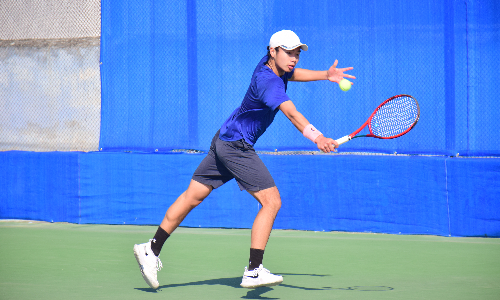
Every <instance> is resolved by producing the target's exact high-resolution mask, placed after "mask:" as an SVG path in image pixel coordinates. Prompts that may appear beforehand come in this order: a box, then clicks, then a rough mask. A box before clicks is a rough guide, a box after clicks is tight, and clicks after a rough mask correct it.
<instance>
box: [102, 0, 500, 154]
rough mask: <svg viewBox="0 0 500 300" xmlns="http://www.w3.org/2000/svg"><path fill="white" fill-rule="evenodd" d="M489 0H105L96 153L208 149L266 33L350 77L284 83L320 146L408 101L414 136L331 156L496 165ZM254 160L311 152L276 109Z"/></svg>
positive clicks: (494, 45) (354, 146)
mask: <svg viewBox="0 0 500 300" xmlns="http://www.w3.org/2000/svg"><path fill="white" fill-rule="evenodd" d="M499 15H500V3H499V2H497V1H453V0H444V1H433V0H423V1H397V2H393V1H389V0H383V1H372V0H349V1H348V0H335V1H326V0H325V1H316V2H315V4H314V5H311V3H310V2H307V1H294V0H293V1H288V0H287V1H284V0H276V1H259V0H257V1H250V2H249V1H212V0H211V1H208V0H200V1H195V0H188V1H185V2H184V1H167V2H165V1H142V0H141V1H139V0H127V1H124V0H117V1H110V0H106V1H102V43H101V56H102V57H101V62H102V65H101V73H102V75H101V76H102V121H101V122H102V124H101V141H100V147H101V148H102V149H104V150H119V151H128V150H141V151H146V152H149V151H155V150H158V151H164V150H169V149H198V150H207V149H208V147H209V145H210V140H211V138H212V137H213V135H214V133H215V132H216V131H217V130H218V128H219V127H220V126H221V125H222V123H223V122H224V121H225V119H226V118H227V117H228V116H229V115H230V113H231V112H232V111H233V110H234V109H235V108H236V107H237V106H238V105H239V104H240V102H241V100H242V98H243V96H244V94H245V92H246V90H247V88H248V85H249V83H250V77H251V74H252V71H253V69H254V68H255V65H256V64H257V63H258V61H259V60H260V59H261V58H262V57H263V56H264V55H265V54H266V52H267V51H266V47H267V45H268V43H269V38H270V36H271V35H272V34H273V33H274V32H276V31H278V30H282V29H291V30H293V31H295V32H296V33H297V34H298V35H299V37H300V38H301V40H302V42H304V43H306V44H307V45H308V46H309V51H307V52H303V53H302V55H301V58H300V62H299V64H298V67H302V68H308V69H314V70H326V69H328V68H329V67H330V66H331V65H332V64H333V62H334V61H335V59H338V60H339V64H338V67H351V66H352V67H354V70H352V71H350V72H349V73H350V74H352V75H355V76H356V77H357V79H355V80H354V86H353V87H352V88H351V90H350V91H348V92H343V91H341V90H340V88H339V87H338V85H337V84H336V83H331V82H327V81H318V82H309V83H296V82H291V83H290V84H289V85H288V92H287V94H288V95H289V96H290V98H291V100H292V101H293V102H294V103H295V105H296V107H297V109H298V110H299V111H300V112H301V113H302V114H303V115H304V116H305V117H306V118H307V119H308V120H309V121H310V122H311V123H312V124H314V125H315V127H316V128H318V129H319V130H320V131H322V132H323V133H324V134H325V135H326V136H328V137H332V138H340V137H342V136H344V135H347V134H349V133H351V132H353V131H354V130H356V129H357V128H358V127H359V126H360V125H361V124H363V123H364V121H365V120H366V119H367V118H368V116H369V115H370V114H371V112H372V111H373V110H374V109H375V108H376V107H377V106H378V105H379V104H380V103H381V102H382V101H384V100H385V99H387V98H389V97H391V96H394V95H397V94H410V95H412V96H414V97H415V98H416V99H417V101H418V102H419V105H420V110H421V117H420V121H419V123H418V124H417V126H416V127H415V128H414V129H413V130H412V131H411V132H410V133H408V134H406V135H405V136H403V137H401V138H398V139H394V140H378V139H368V138H363V139H356V140H353V141H351V142H349V143H347V144H345V145H342V148H341V149H342V151H369V152H384V153H386V152H389V153H392V152H398V153H416V154H446V155H456V154H457V153H460V155H499V154H500V141H499V139H498V138H496V135H497V133H498V128H497V127H496V126H495V123H496V120H498V119H500V104H498V101H495V97H494V95H496V93H497V92H498V89H499V88H498V86H499V85H498V84H497V83H496V79H497V78H498V71H497V69H496V64H497V62H498V61H500V54H499V51H497V50H498V49H500V32H499V28H500V27H499V25H500V18H498V16H499ZM255 147H256V149H257V150H273V151H274V150H276V149H277V150H278V151H282V150H314V149H316V148H315V145H314V144H312V143H311V142H310V141H308V140H307V139H305V138H304V137H303V136H302V135H301V133H300V132H298V131H297V130H296V129H295V127H294V126H293V125H292V124H291V122H290V121H289V120H288V119H287V118H286V117H285V116H284V115H283V114H281V113H279V114H278V115H277V117H276V119H275V122H274V123H273V124H272V125H271V127H270V128H269V129H268V131H267V132H266V133H265V134H264V135H263V136H262V137H261V139H260V140H259V141H258V142H257V144H256V145H255Z"/></svg>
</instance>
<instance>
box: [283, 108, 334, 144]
mask: <svg viewBox="0 0 500 300" xmlns="http://www.w3.org/2000/svg"><path fill="white" fill-rule="evenodd" d="M280 110H281V111H282V112H283V114H285V116H286V117H287V118H288V119H289V120H290V121H291V122H292V124H293V125H294V126H295V127H296V128H297V129H298V130H299V131H300V132H301V133H302V134H304V136H306V137H307V138H309V139H310V140H311V141H313V142H314V143H315V144H316V146H317V147H318V149H319V150H321V151H323V152H325V153H328V152H331V151H335V149H336V148H337V147H338V146H339V145H338V144H337V142H336V141H335V140H334V139H331V138H327V137H325V136H324V135H323V134H322V133H320V132H319V131H318V132H317V133H319V134H318V135H317V136H313V137H310V135H309V134H308V130H310V128H311V127H312V128H314V126H312V125H311V123H309V121H308V120H307V119H306V118H305V117H304V115H302V114H301V113H300V112H299V111H298V110H297V108H296V107H295V105H294V104H293V102H292V101H291V100H288V101H285V102H283V103H281V105H280Z"/></svg>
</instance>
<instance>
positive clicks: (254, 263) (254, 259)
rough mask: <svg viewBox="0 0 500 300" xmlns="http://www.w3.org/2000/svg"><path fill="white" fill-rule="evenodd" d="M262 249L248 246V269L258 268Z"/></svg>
mask: <svg viewBox="0 0 500 300" xmlns="http://www.w3.org/2000/svg"><path fill="white" fill-rule="evenodd" d="M263 258H264V250H260V249H254V248H250V260H249V261H248V270H249V271H251V270H253V269H256V268H258V267H259V266H260V265H261V264H262V259H263Z"/></svg>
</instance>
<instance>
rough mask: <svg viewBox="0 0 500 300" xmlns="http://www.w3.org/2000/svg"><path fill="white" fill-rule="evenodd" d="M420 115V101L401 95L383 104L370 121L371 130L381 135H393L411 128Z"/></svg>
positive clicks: (385, 136)
mask: <svg viewBox="0 0 500 300" xmlns="http://www.w3.org/2000/svg"><path fill="white" fill-rule="evenodd" d="M418 117H419V108H418V103H417V102H416V100H415V99H413V98H412V97H408V96H400V97H396V98H394V99H392V100H391V101H389V102H387V103H386V104H384V105H382V106H381V107H380V108H379V109H378V110H377V112H376V113H375V114H374V115H373V117H372V119H371V121H370V131H371V132H372V134H374V135H376V136H379V137H384V138H388V137H393V136H397V135H399V134H402V133H404V132H405V131H407V130H408V129H409V128H411V127H412V126H413V125H414V124H415V122H416V121H417V120H418Z"/></svg>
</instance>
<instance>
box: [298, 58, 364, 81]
mask: <svg viewBox="0 0 500 300" xmlns="http://www.w3.org/2000/svg"><path fill="white" fill-rule="evenodd" d="M337 64H338V60H335V62H334V63H333V65H332V66H331V67H330V68H329V69H328V70H327V71H315V70H309V69H301V68H295V71H294V72H293V75H292V78H290V80H291V81H302V82H307V81H317V80H330V81H331V82H339V81H340V80H342V78H344V77H346V78H351V79H356V77H354V76H353V75H349V74H344V72H347V71H350V70H352V69H353V67H348V68H339V69H337Z"/></svg>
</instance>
